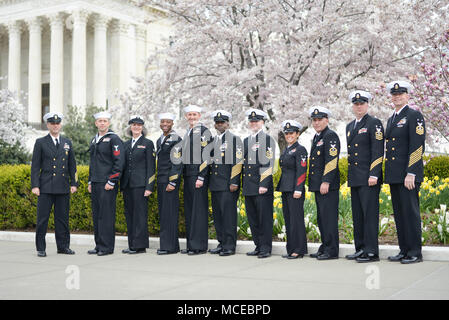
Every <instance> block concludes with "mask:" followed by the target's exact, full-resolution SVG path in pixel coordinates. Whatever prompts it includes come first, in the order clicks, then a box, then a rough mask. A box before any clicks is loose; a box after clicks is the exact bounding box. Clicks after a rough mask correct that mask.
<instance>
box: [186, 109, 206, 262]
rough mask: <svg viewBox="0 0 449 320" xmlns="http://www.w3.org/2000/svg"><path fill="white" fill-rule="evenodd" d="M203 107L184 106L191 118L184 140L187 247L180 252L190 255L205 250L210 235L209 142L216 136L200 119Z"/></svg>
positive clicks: (188, 119) (188, 118)
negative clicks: (213, 135)
mask: <svg viewBox="0 0 449 320" xmlns="http://www.w3.org/2000/svg"><path fill="white" fill-rule="evenodd" d="M201 110H202V109H201V107H199V106H196V105H189V106H187V107H185V108H184V116H185V118H186V120H187V121H188V122H189V130H188V131H187V133H186V136H185V138H184V139H183V144H182V145H183V148H182V159H183V175H184V213H185V222H186V238H187V248H186V250H182V251H181V253H188V254H189V255H197V254H202V253H206V252H207V248H208V237H209V232H208V227H209V221H208V218H209V201H208V184H209V164H210V148H211V147H208V145H209V144H210V143H211V142H212V140H213V138H212V134H211V133H210V131H209V129H208V128H207V127H205V126H204V125H203V124H202V123H201V122H199V120H200V118H201ZM205 149H206V150H205ZM208 150H209V151H208Z"/></svg>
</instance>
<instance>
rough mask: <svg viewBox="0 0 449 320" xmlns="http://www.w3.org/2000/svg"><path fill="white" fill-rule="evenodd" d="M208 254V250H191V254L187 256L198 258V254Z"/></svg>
mask: <svg viewBox="0 0 449 320" xmlns="http://www.w3.org/2000/svg"><path fill="white" fill-rule="evenodd" d="M206 252H207V251H206V250H189V252H187V254H188V255H189V256H196V255H198V254H203V253H206Z"/></svg>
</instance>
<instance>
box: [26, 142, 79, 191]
mask: <svg viewBox="0 0 449 320" xmlns="http://www.w3.org/2000/svg"><path fill="white" fill-rule="evenodd" d="M59 138H60V142H59V147H58V148H56V145H55V143H54V142H53V139H52V137H51V136H50V134H48V135H46V136H45V137H42V138H39V139H37V140H36V143H35V145H34V150H33V157H32V162H31V188H36V187H37V188H39V189H40V192H41V193H52V194H65V193H70V186H74V187H77V186H78V175H77V172H76V161H75V156H74V154H73V150H72V141H70V140H69V139H67V138H65V137H63V136H59Z"/></svg>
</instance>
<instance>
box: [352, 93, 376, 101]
mask: <svg viewBox="0 0 449 320" xmlns="http://www.w3.org/2000/svg"><path fill="white" fill-rule="evenodd" d="M372 99H373V97H372V95H371V94H370V93H369V92H367V91H363V90H355V91H353V92H351V93H350V94H349V100H350V101H351V102H352V103H365V102H370V101H371V100H372Z"/></svg>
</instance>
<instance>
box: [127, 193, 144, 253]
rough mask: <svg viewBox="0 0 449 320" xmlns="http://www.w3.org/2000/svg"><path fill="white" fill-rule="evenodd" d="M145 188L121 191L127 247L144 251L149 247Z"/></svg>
mask: <svg viewBox="0 0 449 320" xmlns="http://www.w3.org/2000/svg"><path fill="white" fill-rule="evenodd" d="M144 193H145V187H140V188H126V189H124V190H123V200H124V204H125V218H126V226H127V228H128V247H129V248H131V249H145V248H149V247H150V242H149V240H148V236H149V234H148V197H144V196H143V195H144Z"/></svg>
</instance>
